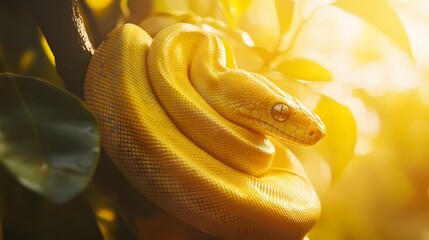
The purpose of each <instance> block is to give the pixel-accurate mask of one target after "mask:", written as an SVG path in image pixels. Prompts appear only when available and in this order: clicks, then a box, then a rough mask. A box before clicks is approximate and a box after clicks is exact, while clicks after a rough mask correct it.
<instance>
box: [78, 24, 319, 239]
mask: <svg viewBox="0 0 429 240" xmlns="http://www.w3.org/2000/svg"><path fill="white" fill-rule="evenodd" d="M232 59H233V58H232V56H231V55H230V52H229V51H227V50H225V47H224V44H223V42H222V41H221V40H220V39H219V38H217V37H216V36H214V35H212V34H209V33H206V32H204V31H203V30H202V29H200V28H198V27H196V26H194V25H190V24H184V23H181V24H176V25H173V26H170V27H168V28H166V29H164V30H163V31H161V32H160V33H159V34H158V35H157V36H156V37H155V38H154V39H153V40H152V38H151V37H150V36H149V35H148V34H147V33H146V32H145V31H143V30H142V29H141V28H139V27H138V26H136V25H132V24H126V25H124V26H120V27H118V28H116V29H115V30H114V31H112V32H111V33H110V34H109V35H108V37H107V38H106V39H105V40H104V42H103V43H102V44H101V46H100V47H99V48H98V49H97V51H96V53H95V55H94V56H93V58H92V59H91V62H90V65H89V68H88V72H87V76H86V80H85V101H86V103H87V104H88V105H89V106H90V108H91V109H92V110H93V112H94V113H95V114H96V116H97V119H98V121H99V124H100V128H101V141H102V146H103V148H104V149H105V151H106V152H107V154H108V155H109V156H110V158H111V159H112V161H113V162H114V163H115V165H116V166H117V167H118V168H119V170H120V171H121V172H122V173H123V174H124V176H125V177H126V178H127V179H128V180H129V182H130V183H131V184H132V185H133V186H134V187H135V188H136V189H137V190H138V191H139V192H141V193H142V194H144V195H145V196H146V197H147V198H149V199H150V200H151V201H153V202H154V203H155V204H157V205H158V206H159V207H161V208H162V209H164V210H165V211H167V212H168V213H170V214H172V215H173V216H175V217H176V218H178V219H180V220H182V221H184V222H186V223H188V224H190V225H191V226H193V227H195V228H197V229H199V230H201V231H204V232H206V233H209V234H211V235H214V236H216V237H219V238H222V239H268V240H272V239H304V238H305V236H306V234H307V233H308V231H309V230H310V229H311V227H312V226H313V225H314V223H315V221H316V220H317V219H318V217H319V214H320V203H319V200H318V197H317V195H316V193H315V191H314V189H313V187H312V185H311V183H310V181H309V180H308V178H307V176H306V174H305V172H304V170H303V168H302V166H301V165H300V163H299V162H298V160H297V159H296V158H295V157H294V155H292V154H291V153H290V152H289V151H288V150H286V149H285V148H284V147H283V146H282V145H281V144H280V143H279V142H278V141H277V140H276V139H278V140H284V141H286V142H289V143H293V144H298V145H311V144H314V143H316V142H317V141H318V140H319V139H321V138H322V137H323V135H324V131H325V128H324V125H323V124H322V123H321V121H320V119H319V117H318V116H317V115H315V114H313V113H311V112H309V111H308V110H306V109H305V108H304V106H303V105H302V104H301V103H299V102H298V101H297V100H296V99H295V98H293V97H292V96H290V95H289V94H287V93H285V92H283V91H282V90H280V89H279V88H278V87H276V86H275V85H274V84H272V83H271V82H270V81H269V80H268V79H266V78H264V77H262V76H260V75H258V74H254V73H249V72H246V71H244V70H240V69H237V68H236V67H235V64H234V62H233V60H232ZM268 136H270V137H268Z"/></svg>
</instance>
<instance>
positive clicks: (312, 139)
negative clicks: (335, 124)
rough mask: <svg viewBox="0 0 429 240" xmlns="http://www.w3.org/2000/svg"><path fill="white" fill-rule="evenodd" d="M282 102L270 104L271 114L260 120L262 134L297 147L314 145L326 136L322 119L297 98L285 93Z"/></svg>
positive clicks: (257, 121)
mask: <svg viewBox="0 0 429 240" xmlns="http://www.w3.org/2000/svg"><path fill="white" fill-rule="evenodd" d="M280 99H281V101H278V102H273V101H271V104H269V106H271V107H270V109H271V112H270V113H269V114H268V113H267V114H266V115H270V116H266V117H263V118H262V119H260V120H257V119H255V120H254V121H255V122H256V123H258V124H259V126H260V128H261V129H262V132H264V133H265V134H267V135H270V136H272V137H275V138H278V139H280V140H284V141H287V142H289V143H293V144H297V145H313V144H315V143H316V142H318V141H319V140H320V139H322V138H323V136H324V135H325V125H324V124H323V123H322V121H321V119H320V117H319V116H318V115H316V114H315V113H313V112H310V111H309V110H308V109H306V108H305V107H304V105H303V104H302V103H301V102H299V101H298V100H297V99H296V98H294V97H292V96H290V95H288V94H287V93H284V96H281V97H280Z"/></svg>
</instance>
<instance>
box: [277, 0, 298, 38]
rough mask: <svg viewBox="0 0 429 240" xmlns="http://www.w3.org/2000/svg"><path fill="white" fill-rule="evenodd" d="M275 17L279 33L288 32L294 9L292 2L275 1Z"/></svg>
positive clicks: (291, 0)
mask: <svg viewBox="0 0 429 240" xmlns="http://www.w3.org/2000/svg"><path fill="white" fill-rule="evenodd" d="M275 4H276V10H277V16H278V18H279V26H280V32H281V33H285V32H287V31H289V28H290V25H291V23H292V17H293V11H294V9H295V1H294V0H275Z"/></svg>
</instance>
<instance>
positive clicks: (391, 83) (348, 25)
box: [0, 0, 429, 240]
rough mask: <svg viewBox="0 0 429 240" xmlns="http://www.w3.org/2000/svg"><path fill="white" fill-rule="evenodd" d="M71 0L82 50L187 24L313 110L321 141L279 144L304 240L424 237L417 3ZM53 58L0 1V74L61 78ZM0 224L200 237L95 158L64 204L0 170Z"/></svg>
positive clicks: (28, 229)
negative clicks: (129, 25)
mask: <svg viewBox="0 0 429 240" xmlns="http://www.w3.org/2000/svg"><path fill="white" fill-rule="evenodd" d="M80 2H81V10H82V13H83V15H84V20H85V24H86V26H87V29H88V31H89V34H90V39H91V41H92V42H93V43H94V45H95V46H97V45H98V44H99V43H100V42H101V41H102V40H103V38H104V36H105V35H106V34H107V33H108V32H109V31H110V30H112V29H113V28H114V27H115V26H116V25H118V24H122V23H124V22H133V23H136V24H139V25H140V26H141V27H142V28H143V29H145V30H146V31H147V32H148V33H149V34H151V35H152V36H154V35H156V34H157V33H158V32H159V31H160V30H162V29H163V28H165V27H166V26H168V25H171V24H174V23H176V22H188V23H192V24H195V25H198V26H200V27H202V28H203V29H204V30H205V31H208V32H212V33H214V34H216V35H218V36H219V37H221V38H222V39H224V40H225V41H226V42H228V46H230V48H231V51H233V52H234V55H235V57H236V62H237V65H238V66H239V67H240V68H243V69H246V70H249V71H253V72H258V73H261V74H263V75H265V76H267V77H268V78H269V79H270V80H271V81H273V82H274V83H275V84H277V85H278V86H279V87H281V88H283V89H284V90H285V91H287V92H289V93H291V94H292V95H294V96H296V97H297V98H299V99H300V100H301V101H302V102H303V103H304V104H305V105H306V106H307V107H308V108H310V109H312V110H314V111H316V112H317V113H318V114H319V115H320V116H321V118H322V120H323V121H324V122H325V124H326V126H327V135H326V137H325V139H324V140H322V141H321V142H320V143H319V144H318V145H316V146H314V147H310V148H305V149H302V148H296V147H291V149H292V150H293V151H294V152H295V153H296V154H297V156H298V158H299V159H300V160H301V162H302V163H303V164H304V166H305V168H306V170H307V173H308V175H309V177H310V178H311V179H312V181H313V183H314V186H315V188H316V190H317V192H318V193H319V195H320V198H321V201H322V207H323V214H322V218H321V220H320V221H319V223H318V224H317V225H316V226H315V228H314V229H313V230H312V231H311V232H310V235H309V237H310V238H311V239H333V240H335V239H344V240H346V239H347V240H353V239H398V240H399V239H404V240H405V239H421V240H427V239H429V227H428V226H429V205H428V200H429V177H428V176H429V175H428V174H427V172H428V171H429V164H428V161H429V148H428V147H427V146H428V144H429V137H428V136H429V115H428V114H429V111H428V104H429V83H428V82H429V81H428V80H427V78H428V76H429V74H428V73H429V64H428V62H427V58H428V57H429V48H427V47H425V46H426V45H427V44H426V43H425V42H422V41H420V39H422V38H423V39H427V38H428V37H429V29H428V27H427V21H429V14H427V12H429V6H428V4H424V0H403V1H399V0H390V1H387V0H338V1H333V0H323V1H321V0H317V1H315V0H300V1H294V0H273V1H262V0H253V1H251V0H244V1H239V0H208V1H196V0H175V1H173V0H104V1H102V0H86V1H83V0H82V1H80ZM425 12H426V13H425ZM353 16H354V17H353ZM356 17H357V18H356ZM53 64H54V63H53V61H52V54H51V53H50V51H49V49H48V48H47V47H46V43H45V42H44V38H43V37H42V35H41V34H40V31H39V30H38V29H37V26H36V25H35V23H34V22H33V21H32V19H31V17H29V16H28V14H27V13H26V12H25V9H22V7H21V6H20V4H19V1H16V2H13V3H12V1H6V0H1V1H0V71H1V72H15V73H19V74H23V75H30V76H37V77H40V78H43V79H48V80H49V81H51V82H52V83H54V84H56V85H58V86H62V82H61V79H60V78H59V77H58V75H56V73H55V68H54V66H53ZM27 199H28V200H27ZM28 202H31V204H28V205H26V204H27V203H28ZM75 214H79V216H80V218H83V219H81V222H79V221H77V220H76V215H75ZM24 220H25V221H24ZM0 223H2V226H3V234H4V236H5V238H6V239H18V238H20V237H21V238H24V239H25V238H27V239H28V238H31V237H29V236H32V237H34V239H64V237H65V236H70V239H100V238H101V235H102V236H103V238H104V239H132V238H136V237H140V238H141V239H209V238H210V237H209V236H206V235H205V234H203V233H201V232H199V231H197V230H195V229H192V228H191V227H189V226H186V225H185V224H183V223H181V222H179V221H177V220H175V219H174V218H172V217H171V216H169V215H168V214H165V213H163V212H162V211H161V210H159V209H158V208H157V207H155V206H154V205H153V204H151V203H150V202H148V201H147V200H146V199H144V197H142V196H140V195H138V194H137V193H136V192H135V191H134V190H133V189H132V188H131V187H130V186H129V184H128V183H127V182H126V181H125V180H124V179H123V177H122V176H121V175H120V173H118V172H117V170H116V169H115V168H114V167H113V166H112V165H111V164H110V163H109V162H107V161H102V162H101V164H100V166H99V168H98V170H97V173H96V176H95V178H94V179H93V181H92V183H91V185H90V187H89V188H88V189H87V190H86V191H85V192H84V194H81V195H79V196H77V197H76V198H75V199H73V200H71V201H70V202H68V203H66V204H64V205H53V204H52V203H50V202H47V201H46V200H45V199H44V198H42V197H40V196H38V195H35V194H33V193H32V192H29V191H27V190H26V189H25V188H22V186H21V185H20V184H18V183H17V182H16V180H15V179H14V178H13V177H12V175H10V173H8V172H7V171H6V170H5V169H3V168H0ZM59 225H61V226H62V227H65V228H66V229H62V228H61V227H58V226H59ZM96 225H97V226H96ZM72 226H76V228H73V227H72ZM166 227H168V230H166ZM0 229H1V227H0ZM52 230H56V231H52ZM61 230H64V231H63V234H61ZM1 232H2V231H0V233H1ZM21 233H22V235H21ZM47 234H51V235H47ZM55 234H57V235H55ZM64 234H68V235H64ZM79 234H81V235H79ZM0 238H1V237H0Z"/></svg>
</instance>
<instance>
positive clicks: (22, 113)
mask: <svg viewBox="0 0 429 240" xmlns="http://www.w3.org/2000/svg"><path fill="white" fill-rule="evenodd" d="M53 99H55V101H53ZM65 108H67V111H65ZM99 150H100V147H99V133H98V129H97V123H96V120H95V118H94V116H93V115H92V114H91V113H90V112H89V110H88V109H87V108H86V107H85V105H84V103H83V102H82V101H81V100H79V99H78V98H77V97H75V96H73V95H72V94H70V93H68V92H67V91H65V90H63V89H61V88H58V87H55V86H54V85H52V84H50V83H48V82H45V81H42V80H40V79H37V78H33V77H25V76H21V75H15V74H9V73H6V74H0V164H3V166H5V167H6V168H7V169H8V170H9V171H10V172H11V173H13V174H14V176H15V177H16V178H17V180H18V181H19V182H20V183H21V184H22V185H24V186H26V187H28V188H29V189H31V190H33V191H36V192H38V193H40V194H42V195H44V196H45V197H47V198H49V199H51V200H52V201H54V202H56V203H64V202H66V201H68V200H70V199H71V198H73V197H75V196H76V195H77V194H78V193H80V192H81V191H82V190H83V189H84V188H85V187H86V186H87V185H88V183H89V181H90V180H91V178H92V174H93V173H94V171H95V167H96V166H97V160H98V153H99Z"/></svg>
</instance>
